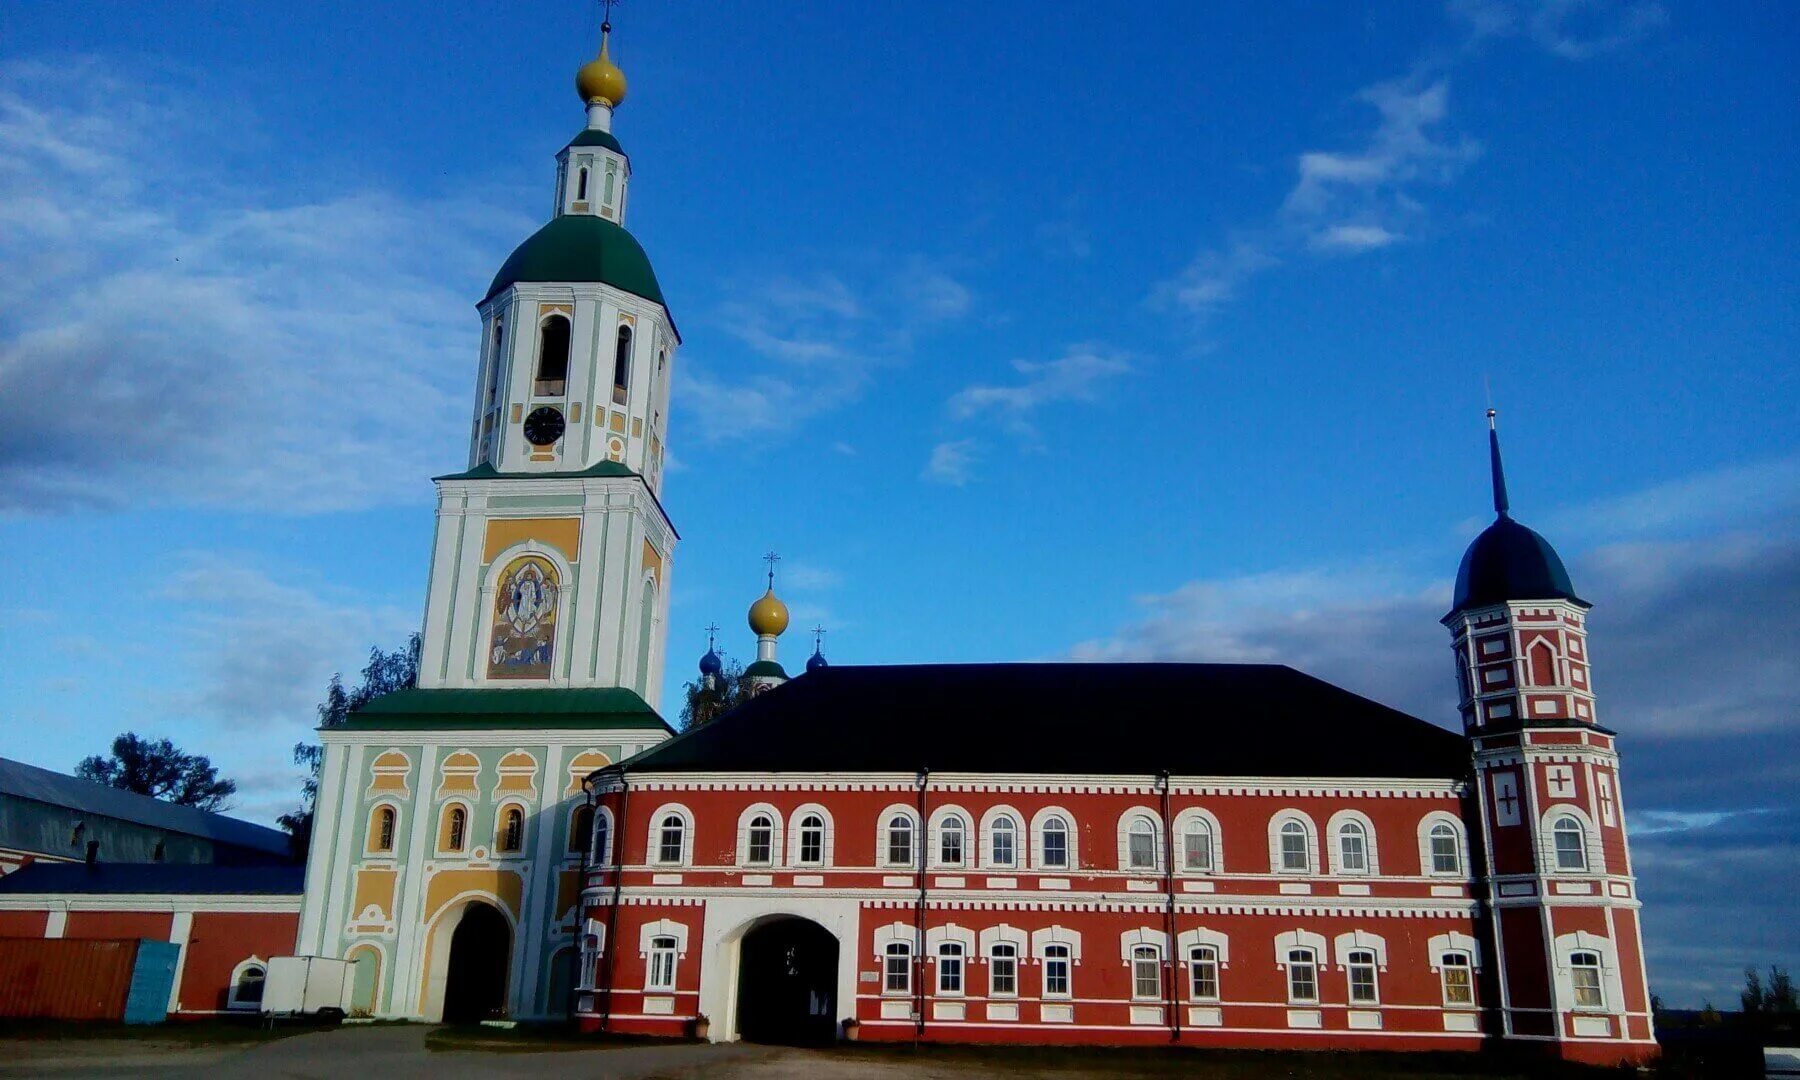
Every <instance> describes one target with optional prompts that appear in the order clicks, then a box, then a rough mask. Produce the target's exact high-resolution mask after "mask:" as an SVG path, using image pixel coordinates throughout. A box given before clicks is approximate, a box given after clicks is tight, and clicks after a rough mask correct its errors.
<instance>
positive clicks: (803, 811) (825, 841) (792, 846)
mask: <svg viewBox="0 0 1800 1080" xmlns="http://www.w3.org/2000/svg"><path fill="white" fill-rule="evenodd" d="M813 814H817V815H818V816H819V820H820V821H822V822H824V824H825V835H824V836H823V837H822V838H821V842H820V845H819V847H820V852H819V859H818V861H816V862H802V861H801V860H800V823H801V822H802V821H805V820H806V819H807V818H808V817H809V816H811V815H813ZM836 839H837V826H836V824H834V823H833V822H832V820H831V811H829V810H827V809H825V808H824V807H823V806H821V805H819V804H818V803H806V804H805V805H803V806H798V807H795V808H794V812H793V813H791V814H789V815H788V826H787V845H788V846H787V861H788V865H789V866H830V865H832V856H833V855H834V854H835V852H834V850H833V849H834V848H835V847H836Z"/></svg>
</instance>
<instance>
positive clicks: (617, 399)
mask: <svg viewBox="0 0 1800 1080" xmlns="http://www.w3.org/2000/svg"><path fill="white" fill-rule="evenodd" d="M630 387H631V327H629V326H621V327H619V340H618V343H617V344H616V345H615V346H614V347H613V403H614V404H617V405H623V404H625V396H626V393H627V391H628V390H629V389H630Z"/></svg>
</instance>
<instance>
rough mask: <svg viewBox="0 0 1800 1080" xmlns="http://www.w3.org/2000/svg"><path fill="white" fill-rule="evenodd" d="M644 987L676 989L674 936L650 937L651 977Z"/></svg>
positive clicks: (649, 988)
mask: <svg viewBox="0 0 1800 1080" xmlns="http://www.w3.org/2000/svg"><path fill="white" fill-rule="evenodd" d="M644 989H646V990H673V989H675V939H674V938H672V937H658V938H651V939H650V978H649V980H648V981H647V982H645V984H644Z"/></svg>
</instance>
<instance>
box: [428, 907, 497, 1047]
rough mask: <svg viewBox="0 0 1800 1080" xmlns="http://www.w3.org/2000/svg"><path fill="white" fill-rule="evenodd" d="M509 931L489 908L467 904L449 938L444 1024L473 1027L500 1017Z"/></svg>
mask: <svg viewBox="0 0 1800 1080" xmlns="http://www.w3.org/2000/svg"><path fill="white" fill-rule="evenodd" d="M511 956H512V929H511V928H510V927H508V926H507V925H506V916H504V915H502V914H500V912H499V911H497V910H496V909H495V908H493V907H492V906H491V905H488V904H483V903H479V902H475V903H471V904H470V905H469V906H468V907H467V908H466V909H464V911H463V916H462V921H461V922H459V923H457V924H456V930H455V932H453V933H452V934H451V935H450V963H449V967H448V969H447V971H446V973H445V976H444V1022H445V1023H446V1024H473V1023H477V1022H479V1021H482V1020H492V1019H495V1018H497V1017H499V1016H502V1015H504V1013H505V1010H506V977H507V967H508V966H509V965H508V960H509V959H510V958H511Z"/></svg>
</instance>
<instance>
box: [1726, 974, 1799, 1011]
mask: <svg viewBox="0 0 1800 1080" xmlns="http://www.w3.org/2000/svg"><path fill="white" fill-rule="evenodd" d="M1738 1000H1740V1001H1742V1002H1743V1003H1744V1015H1745V1016H1775V1015H1779V1014H1785V1015H1789V1016H1791V1015H1793V1014H1794V1013H1796V1012H1800V1000H1796V997H1795V994H1794V980H1793V978H1792V977H1791V976H1790V975H1789V974H1788V971H1787V968H1784V967H1782V966H1780V965H1779V964H1772V965H1770V967H1769V982H1768V985H1767V986H1765V985H1763V981H1762V979H1761V977H1759V976H1758V975H1757V973H1756V969H1755V968H1745V969H1744V991H1743V993H1741V994H1739V995H1738Z"/></svg>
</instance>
